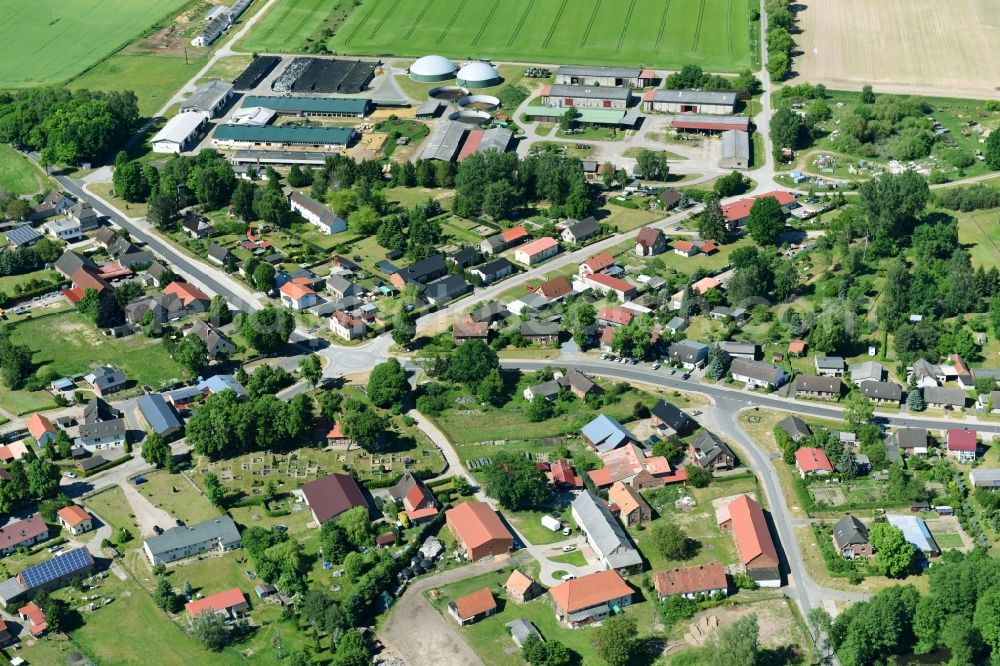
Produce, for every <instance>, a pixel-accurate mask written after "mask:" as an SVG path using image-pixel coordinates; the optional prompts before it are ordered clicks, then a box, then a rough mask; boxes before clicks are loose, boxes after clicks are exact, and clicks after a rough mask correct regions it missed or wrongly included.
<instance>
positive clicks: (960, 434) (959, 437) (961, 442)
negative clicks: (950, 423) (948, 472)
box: [948, 428, 976, 452]
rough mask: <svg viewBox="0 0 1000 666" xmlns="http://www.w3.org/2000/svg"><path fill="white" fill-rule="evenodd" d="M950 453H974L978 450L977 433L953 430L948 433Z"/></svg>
mask: <svg viewBox="0 0 1000 666" xmlns="http://www.w3.org/2000/svg"><path fill="white" fill-rule="evenodd" d="M948 450H949V451H972V452H975V450H976V431H975V430H963V429H959V428H952V429H950V430H949V431H948Z"/></svg>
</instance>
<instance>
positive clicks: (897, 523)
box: [885, 514, 941, 557]
mask: <svg viewBox="0 0 1000 666" xmlns="http://www.w3.org/2000/svg"><path fill="white" fill-rule="evenodd" d="M885 518H886V520H887V521H889V524H890V525H892V526H893V527H898V528H899V529H900V530H902V532H903V538H904V539H906V540H907V541H909V542H910V543H911V544H913V546H914V547H915V548H916V549H917V550H919V551H920V552H922V553H923V554H924V555H927V556H929V557H937V556H938V555H940V554H941V549H940V548H939V547H938V545H937V542H936V541H934V536H933V535H931V531H930V530H929V529H927V523H925V522H924V519H923V518H921V517H920V516H895V515H892V514H889V515H887V516H886V517H885Z"/></svg>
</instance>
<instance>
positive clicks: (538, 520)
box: [504, 507, 573, 544]
mask: <svg viewBox="0 0 1000 666" xmlns="http://www.w3.org/2000/svg"><path fill="white" fill-rule="evenodd" d="M549 513H550V512H549V511H508V512H506V513H505V514H504V515H506V516H507V518H508V519H509V520H510V522H511V524H512V525H513V526H514V527H515V528H516V529H517V530H518V531H519V532H520V533H521V534H523V535H524V538H525V539H527V540H528V541H530V542H531V543H533V544H545V543H555V542H556V541H562V540H563V539H565V538H566V537H564V536H563V535H562V532H561V531H556V532H553V531H552V530H550V529H549V528H547V527H545V526H544V525H542V516H545V515H548V514H549ZM559 513H560V518H559V520H561V521H562V523H563V525H571V524H572V523H573V520H572V517H571V516H570V510H569V507H566V508H565V509H563V510H562V511H561V512H559Z"/></svg>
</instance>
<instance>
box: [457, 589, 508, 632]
mask: <svg viewBox="0 0 1000 666" xmlns="http://www.w3.org/2000/svg"><path fill="white" fill-rule="evenodd" d="M496 612H497V602H496V599H494V598H493V593H492V592H490V588H488V587H484V588H480V589H478V590H476V591H475V592H473V593H471V594H467V595H465V596H464V597H459V598H458V599H455V600H454V601H452V602H451V603H450V604H448V613H450V614H451V616H452V617H453V618H455V621H456V622H458V624H459V625H460V626H463V627H464V626H465V625H468V624H473V623H474V622H477V621H479V620H482V619H483V618H487V617H489V616H490V615H493V614H494V613H496Z"/></svg>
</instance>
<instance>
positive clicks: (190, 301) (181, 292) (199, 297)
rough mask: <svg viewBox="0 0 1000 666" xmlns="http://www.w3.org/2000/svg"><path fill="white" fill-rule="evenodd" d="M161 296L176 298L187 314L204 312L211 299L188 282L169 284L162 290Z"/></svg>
mask: <svg viewBox="0 0 1000 666" xmlns="http://www.w3.org/2000/svg"><path fill="white" fill-rule="evenodd" d="M163 294H165V295H167V296H176V297H177V299H178V300H179V301H180V302H181V305H182V306H183V307H184V309H185V310H187V311H188V312H189V313H196V312H205V310H207V309H208V305H209V303H210V302H211V299H210V298H209V297H208V296H206V295H205V292H203V291H202V290H201V289H199V288H198V287H196V286H194V285H193V284H191V283H190V282H171V283H170V284H168V285H167V286H166V287H164V288H163Z"/></svg>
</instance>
